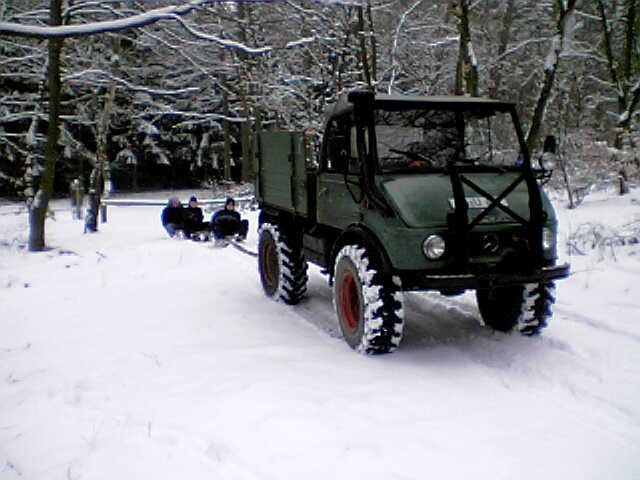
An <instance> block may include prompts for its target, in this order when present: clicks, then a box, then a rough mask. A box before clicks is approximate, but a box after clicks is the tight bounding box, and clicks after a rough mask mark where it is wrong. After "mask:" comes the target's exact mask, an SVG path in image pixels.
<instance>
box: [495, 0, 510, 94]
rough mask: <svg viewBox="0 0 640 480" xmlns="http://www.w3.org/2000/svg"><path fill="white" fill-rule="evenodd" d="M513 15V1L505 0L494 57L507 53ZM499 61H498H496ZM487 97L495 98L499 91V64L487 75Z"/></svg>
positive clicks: (500, 72) (500, 77) (500, 74)
mask: <svg viewBox="0 0 640 480" xmlns="http://www.w3.org/2000/svg"><path fill="white" fill-rule="evenodd" d="M514 13H515V0H507V7H506V10H505V12H504V16H503V17H502V30H501V31H500V35H499V38H498V51H497V55H496V57H497V58H498V59H500V57H501V56H502V55H503V54H504V53H505V52H506V51H507V47H508V46H509V42H510V40H511V25H512V24H513V16H514ZM498 61H499V60H498ZM489 78H490V80H489V97H491V98H497V97H498V92H499V91H500V82H501V80H502V68H500V65H499V63H494V64H493V66H492V67H491V70H490V73H489Z"/></svg>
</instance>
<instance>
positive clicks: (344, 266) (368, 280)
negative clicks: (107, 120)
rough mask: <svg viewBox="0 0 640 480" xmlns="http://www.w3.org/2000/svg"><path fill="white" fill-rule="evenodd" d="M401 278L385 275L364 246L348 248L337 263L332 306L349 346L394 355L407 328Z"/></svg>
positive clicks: (338, 257) (365, 351)
mask: <svg viewBox="0 0 640 480" xmlns="http://www.w3.org/2000/svg"><path fill="white" fill-rule="evenodd" d="M402 300H403V298H402V288H401V284H400V279H399V278H398V277H390V276H386V277H385V276H383V275H382V274H381V273H380V272H379V271H378V270H377V269H376V268H375V265H374V263H373V262H372V260H371V257H370V255H369V254H368V253H367V251H366V249H365V248H364V247H361V246H358V245H347V246H345V247H343V248H342V250H340V252H339V253H338V256H337V257H336V261H335V269H334V283H333V305H334V308H335V311H336V314H337V316H338V322H339V323H340V329H341V330H342V334H343V336H344V339H345V341H346V342H347V344H348V345H349V346H350V347H351V348H353V349H354V350H356V351H358V352H360V353H367V354H379V353H388V352H392V351H394V350H395V349H397V348H398V347H399V346H400V341H401V340H402V331H403V328H404V309H403V306H402V303H403V302H402Z"/></svg>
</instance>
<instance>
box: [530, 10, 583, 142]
mask: <svg viewBox="0 0 640 480" xmlns="http://www.w3.org/2000/svg"><path fill="white" fill-rule="evenodd" d="M575 4H576V0H568V1H566V0H557V8H558V12H559V13H558V22H557V28H556V33H555V36H554V38H553V40H552V45H551V49H550V51H549V53H548V54H547V58H546V59H545V65H544V76H543V79H542V88H541V89H540V95H539V96H538V101H537V102H536V106H535V109H534V111H533V118H532V119H531V126H530V127H529V132H528V134H527V147H529V151H530V152H533V151H534V149H535V148H536V146H537V144H538V142H539V140H540V136H541V133H540V131H541V128H542V121H543V120H544V112H545V109H546V108H547V103H548V102H549V98H551V91H552V88H553V82H554V80H555V76H556V72H557V71H558V63H559V61H560V54H561V53H562V50H563V47H564V37H565V34H566V33H567V31H566V30H567V22H568V20H569V18H570V16H571V15H572V14H573V12H574V10H575Z"/></svg>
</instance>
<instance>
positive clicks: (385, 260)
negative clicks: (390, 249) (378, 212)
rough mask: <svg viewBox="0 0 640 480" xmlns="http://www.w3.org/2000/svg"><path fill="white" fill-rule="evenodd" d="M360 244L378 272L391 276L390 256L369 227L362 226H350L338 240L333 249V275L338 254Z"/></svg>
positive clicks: (331, 263)
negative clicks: (347, 246) (348, 246)
mask: <svg viewBox="0 0 640 480" xmlns="http://www.w3.org/2000/svg"><path fill="white" fill-rule="evenodd" d="M354 244H359V245H362V246H363V247H365V248H366V249H367V253H368V254H369V258H370V259H371V261H373V262H374V264H375V266H376V268H377V269H378V271H380V272H382V273H385V274H390V273H391V270H392V269H391V262H390V260H389V256H388V255H387V252H386V250H385V248H384V246H383V244H382V242H381V241H380V240H379V239H378V237H377V236H376V235H375V234H374V233H373V232H372V231H371V230H369V229H368V228H367V227H365V226H364V225H361V224H352V225H349V227H347V228H346V229H345V230H344V231H343V232H342V233H340V235H338V237H337V238H336V240H335V242H334V244H333V246H332V248H331V262H330V265H331V274H332V275H333V265H334V264H335V260H336V257H337V256H338V252H340V250H341V249H342V247H344V246H346V245H354Z"/></svg>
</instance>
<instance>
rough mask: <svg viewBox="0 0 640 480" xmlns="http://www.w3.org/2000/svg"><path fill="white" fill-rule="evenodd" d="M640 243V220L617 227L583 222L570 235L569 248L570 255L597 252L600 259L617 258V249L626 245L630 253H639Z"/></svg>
mask: <svg viewBox="0 0 640 480" xmlns="http://www.w3.org/2000/svg"><path fill="white" fill-rule="evenodd" d="M638 245H640V220H635V221H633V222H630V223H627V224H625V225H622V226H621V227H620V228H618V229H615V228H613V227H610V226H606V225H603V224H601V223H592V222H588V223H583V224H582V225H580V226H578V228H577V229H576V230H575V231H574V232H572V233H571V235H569V238H568V239H567V248H568V253H569V254H570V255H590V254H591V253H595V254H596V255H597V259H598V260H599V261H601V260H604V259H605V258H611V259H613V260H617V255H616V252H617V249H619V247H626V250H627V251H628V254H629V255H637V254H638V252H639V251H638Z"/></svg>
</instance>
